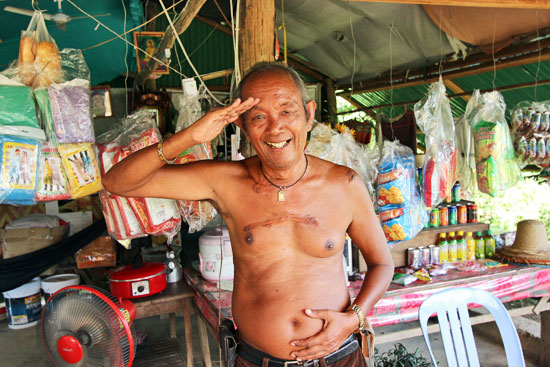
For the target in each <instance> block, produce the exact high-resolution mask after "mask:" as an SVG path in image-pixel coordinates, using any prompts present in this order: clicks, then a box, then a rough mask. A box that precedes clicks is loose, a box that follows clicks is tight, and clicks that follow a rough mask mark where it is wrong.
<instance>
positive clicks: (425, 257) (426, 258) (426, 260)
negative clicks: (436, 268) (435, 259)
mask: <svg viewBox="0 0 550 367" xmlns="http://www.w3.org/2000/svg"><path fill="white" fill-rule="evenodd" d="M431 264H432V262H431V259H430V249H429V248H427V247H424V248H423V249H422V266H428V265H431Z"/></svg>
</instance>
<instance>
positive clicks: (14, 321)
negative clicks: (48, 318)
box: [3, 277, 42, 329]
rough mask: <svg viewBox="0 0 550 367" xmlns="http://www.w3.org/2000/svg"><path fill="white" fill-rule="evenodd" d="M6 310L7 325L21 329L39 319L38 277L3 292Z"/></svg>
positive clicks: (40, 307)
mask: <svg viewBox="0 0 550 367" xmlns="http://www.w3.org/2000/svg"><path fill="white" fill-rule="evenodd" d="M3 295H4V298H5V300H6V310H7V311H8V327H9V328H10V329H23V328H26V327H30V326H34V325H36V324H37V322H38V320H39V319H40V311H41V310H42V306H41V304H40V277H36V278H34V279H33V280H31V281H30V282H28V283H26V284H23V285H22V286H20V287H17V288H15V289H12V290H10V291H7V292H4V293H3Z"/></svg>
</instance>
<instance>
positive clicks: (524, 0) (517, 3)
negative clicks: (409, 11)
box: [351, 0, 550, 9]
mask: <svg viewBox="0 0 550 367" xmlns="http://www.w3.org/2000/svg"><path fill="white" fill-rule="evenodd" d="M351 1H356V2H377V3H378V2H380V3H394V4H418V5H438V6H439V5H445V6H469V7H477V8H515V9H550V3H549V2H548V1H544V0H351Z"/></svg>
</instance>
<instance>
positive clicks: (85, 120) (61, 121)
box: [48, 79, 95, 144]
mask: <svg viewBox="0 0 550 367" xmlns="http://www.w3.org/2000/svg"><path fill="white" fill-rule="evenodd" d="M89 89H90V83H89V82H88V81H87V80H84V79H73V80H71V81H69V82H65V83H62V84H52V85H50V86H49V87H48V95H49V97H50V106H51V114H52V120H53V125H54V132H55V136H56V140H57V142H58V143H59V144H65V143H93V142H95V134H94V128H93V126H92V120H91V117H90V116H91V115H90V92H89Z"/></svg>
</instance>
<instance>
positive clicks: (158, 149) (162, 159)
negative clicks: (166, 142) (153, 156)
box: [157, 141, 178, 164]
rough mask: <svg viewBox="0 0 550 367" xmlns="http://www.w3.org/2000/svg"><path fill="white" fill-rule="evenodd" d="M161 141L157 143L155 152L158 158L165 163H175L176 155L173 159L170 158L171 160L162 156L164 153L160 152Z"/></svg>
mask: <svg viewBox="0 0 550 367" xmlns="http://www.w3.org/2000/svg"><path fill="white" fill-rule="evenodd" d="M162 143H163V142H162V141H161V142H159V143H158V145H157V154H158V156H159V158H160V160H161V161H162V162H164V163H166V164H174V163H176V160H177V159H178V157H176V158H174V159H171V160H168V159H166V157H165V156H164V154H163V153H162Z"/></svg>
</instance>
